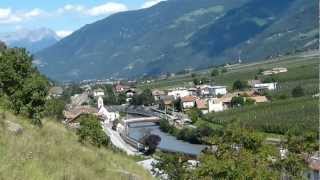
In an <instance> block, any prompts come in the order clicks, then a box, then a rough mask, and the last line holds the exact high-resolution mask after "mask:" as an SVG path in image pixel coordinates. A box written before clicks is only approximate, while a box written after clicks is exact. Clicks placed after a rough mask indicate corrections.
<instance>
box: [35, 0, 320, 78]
mask: <svg viewBox="0 0 320 180" xmlns="http://www.w3.org/2000/svg"><path fill="white" fill-rule="evenodd" d="M317 13H318V11H317V3H316V2H315V1H304V0H282V1H281V2H279V1H277V0H268V1H265V0H229V1H223V0H198V1H194V0H169V1H165V2H162V3H159V4H158V5H156V6H154V7H152V8H149V9H142V10H136V11H129V12H122V13H118V14H115V15H112V16H110V17H107V18H105V19H103V20H100V21H98V22H96V23H93V24H89V25H86V26H84V27H83V28H81V29H79V30H78V31H76V32H75V33H73V34H72V35H71V36H69V37H67V38H65V39H63V40H62V41H60V42H58V43H57V44H55V45H54V46H52V47H50V48H47V49H45V50H43V51H41V52H39V53H38V54H37V55H36V57H37V62H40V65H39V67H40V70H41V71H42V72H44V73H46V74H47V75H48V76H50V77H51V78H53V79H57V80H82V79H97V78H105V77H135V76H141V75H144V74H146V75H154V74H161V73H166V72H177V71H180V70H183V69H185V68H201V67H207V66H209V65H215V64H222V63H225V62H230V61H231V62H234V61H235V60H237V59H238V56H239V54H240V52H241V57H242V59H243V61H244V62H249V61H257V60H264V59H266V58H268V57H272V56H277V55H279V54H282V55H283V54H290V53H294V52H296V51H304V50H308V49H314V48H316V47H317V43H318V42H317V39H318V35H317V21H316V19H317V17H318V16H317ZM88 69H90V71H88Z"/></svg>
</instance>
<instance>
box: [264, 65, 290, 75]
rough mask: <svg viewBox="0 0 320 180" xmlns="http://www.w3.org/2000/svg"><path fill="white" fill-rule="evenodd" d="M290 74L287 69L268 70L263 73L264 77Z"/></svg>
mask: <svg viewBox="0 0 320 180" xmlns="http://www.w3.org/2000/svg"><path fill="white" fill-rule="evenodd" d="M286 72H288V69H287V68H283V67H278V68H273V69H272V70H266V71H263V72H262V75H265V76H268V75H273V74H279V73H286Z"/></svg>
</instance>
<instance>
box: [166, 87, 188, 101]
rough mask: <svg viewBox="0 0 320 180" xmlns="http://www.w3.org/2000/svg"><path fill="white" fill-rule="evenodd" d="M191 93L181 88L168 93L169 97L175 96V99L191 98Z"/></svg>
mask: <svg viewBox="0 0 320 180" xmlns="http://www.w3.org/2000/svg"><path fill="white" fill-rule="evenodd" d="M190 95H191V93H190V91H188V90H187V89H183V88H179V89H175V90H171V91H169V92H168V96H173V97H174V99H178V98H182V97H186V96H190Z"/></svg>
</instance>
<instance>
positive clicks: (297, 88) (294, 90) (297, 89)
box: [291, 86, 305, 97]
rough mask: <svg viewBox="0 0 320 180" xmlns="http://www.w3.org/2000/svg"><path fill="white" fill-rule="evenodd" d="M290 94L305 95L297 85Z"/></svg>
mask: <svg viewBox="0 0 320 180" xmlns="http://www.w3.org/2000/svg"><path fill="white" fill-rule="evenodd" d="M291 94H292V96H293V97H302V96H304V95H305V93H304V89H303V88H302V87H301V86H297V87H295V88H294V89H293V90H292V93H291Z"/></svg>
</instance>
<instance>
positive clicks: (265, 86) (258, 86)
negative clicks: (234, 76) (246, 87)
mask: <svg viewBox="0 0 320 180" xmlns="http://www.w3.org/2000/svg"><path fill="white" fill-rule="evenodd" d="M253 89H254V90H255V91H257V92H263V91H266V90H268V91H274V90H276V89H277V83H261V84H255V85H254V87H253Z"/></svg>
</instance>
